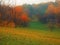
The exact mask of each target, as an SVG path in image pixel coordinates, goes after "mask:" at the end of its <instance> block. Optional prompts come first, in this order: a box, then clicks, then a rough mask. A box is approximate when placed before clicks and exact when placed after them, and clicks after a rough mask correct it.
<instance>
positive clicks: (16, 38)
mask: <svg viewBox="0 0 60 45" xmlns="http://www.w3.org/2000/svg"><path fill="white" fill-rule="evenodd" d="M20 33H22V34H20ZM27 34H28V35H27ZM31 35H32V36H31ZM0 45H60V33H59V32H56V31H55V32H50V31H43V30H33V29H29V28H7V27H0Z"/></svg>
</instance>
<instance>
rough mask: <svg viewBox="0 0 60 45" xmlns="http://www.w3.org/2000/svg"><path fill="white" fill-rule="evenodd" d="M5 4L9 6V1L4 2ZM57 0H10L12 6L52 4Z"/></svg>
mask: <svg viewBox="0 0 60 45" xmlns="http://www.w3.org/2000/svg"><path fill="white" fill-rule="evenodd" d="M4 1H5V4H8V1H9V0H4ZM50 1H53V2H54V1H55V0H10V2H9V3H10V4H14V3H15V2H16V5H23V4H39V3H42V2H50Z"/></svg>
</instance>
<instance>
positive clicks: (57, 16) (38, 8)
mask: <svg viewBox="0 0 60 45" xmlns="http://www.w3.org/2000/svg"><path fill="white" fill-rule="evenodd" d="M30 22H40V23H42V24H48V25H49V27H50V28H51V29H52V28H53V27H54V26H55V27H59V28H60V4H59V3H57V2H48V3H41V4H33V5H29V4H24V5H22V6H15V5H13V6H10V5H5V4H1V2H0V26H1V27H28V26H29V23H30Z"/></svg>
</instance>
